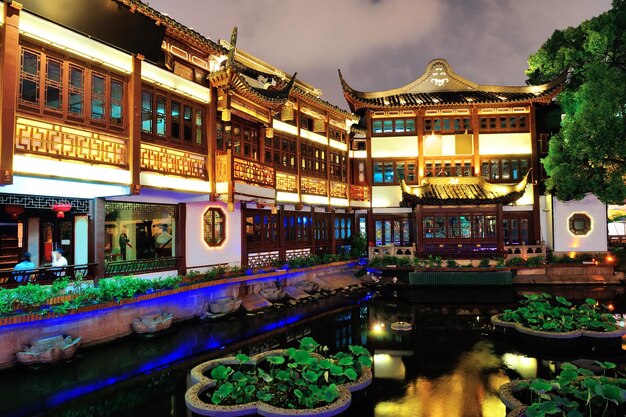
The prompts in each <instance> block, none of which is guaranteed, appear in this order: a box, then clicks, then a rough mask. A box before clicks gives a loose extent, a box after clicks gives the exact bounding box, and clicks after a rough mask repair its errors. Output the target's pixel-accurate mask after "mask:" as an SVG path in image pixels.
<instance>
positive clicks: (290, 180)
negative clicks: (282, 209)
mask: <svg viewBox="0 0 626 417" xmlns="http://www.w3.org/2000/svg"><path fill="white" fill-rule="evenodd" d="M276 189H277V190H280V191H288V192H292V193H297V192H298V177H297V176H296V175H291V174H285V173H283V172H277V173H276Z"/></svg>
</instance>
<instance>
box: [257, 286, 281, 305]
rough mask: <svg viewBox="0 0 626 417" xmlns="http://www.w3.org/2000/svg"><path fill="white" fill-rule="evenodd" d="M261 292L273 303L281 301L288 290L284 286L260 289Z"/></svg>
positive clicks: (262, 295)
mask: <svg viewBox="0 0 626 417" xmlns="http://www.w3.org/2000/svg"><path fill="white" fill-rule="evenodd" d="M259 294H260V295H261V297H263V298H265V299H266V300H267V301H270V302H272V303H274V302H276V301H280V300H282V299H283V298H285V297H286V296H287V292H286V291H285V290H284V289H282V288H264V289H262V290H261V291H259Z"/></svg>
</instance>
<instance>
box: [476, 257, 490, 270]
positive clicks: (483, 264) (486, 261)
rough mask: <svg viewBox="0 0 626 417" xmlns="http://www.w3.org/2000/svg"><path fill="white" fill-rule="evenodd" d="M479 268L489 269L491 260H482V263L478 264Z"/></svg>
mask: <svg viewBox="0 0 626 417" xmlns="http://www.w3.org/2000/svg"><path fill="white" fill-rule="evenodd" d="M478 266H479V267H481V268H488V267H489V259H487V258H483V259H481V260H480V262H479V263H478Z"/></svg>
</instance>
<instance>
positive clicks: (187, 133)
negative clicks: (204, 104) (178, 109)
mask: <svg viewBox="0 0 626 417" xmlns="http://www.w3.org/2000/svg"><path fill="white" fill-rule="evenodd" d="M192 114H193V111H192V109H191V107H190V106H184V113H183V122H184V129H183V139H184V140H185V142H191V141H192V140H193V134H192V131H193V126H192Z"/></svg>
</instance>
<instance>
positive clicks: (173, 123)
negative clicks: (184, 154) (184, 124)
mask: <svg viewBox="0 0 626 417" xmlns="http://www.w3.org/2000/svg"><path fill="white" fill-rule="evenodd" d="M170 119H171V120H170V136H171V137H172V139H180V103H179V102H178V101H173V100H172V103H171V109H170Z"/></svg>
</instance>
